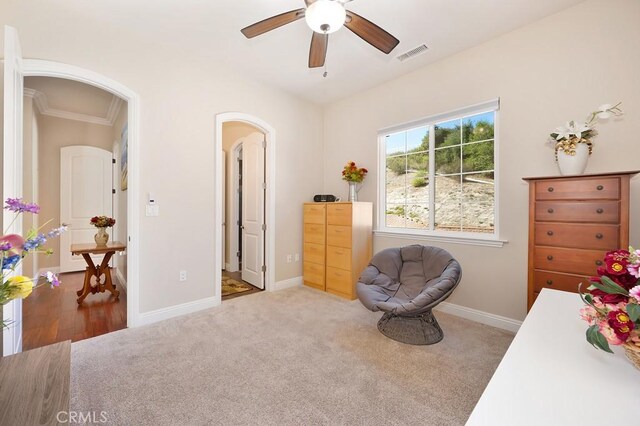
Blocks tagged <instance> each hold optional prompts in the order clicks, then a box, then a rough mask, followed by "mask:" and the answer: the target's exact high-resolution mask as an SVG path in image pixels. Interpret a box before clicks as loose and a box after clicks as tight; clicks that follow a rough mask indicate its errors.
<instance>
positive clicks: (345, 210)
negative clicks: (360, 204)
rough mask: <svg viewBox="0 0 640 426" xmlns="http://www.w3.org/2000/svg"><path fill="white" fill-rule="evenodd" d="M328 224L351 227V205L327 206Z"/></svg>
mask: <svg viewBox="0 0 640 426" xmlns="http://www.w3.org/2000/svg"><path fill="white" fill-rule="evenodd" d="M327 224H329V225H346V226H351V204H342V203H341V204H327Z"/></svg>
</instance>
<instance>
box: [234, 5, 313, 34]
mask: <svg viewBox="0 0 640 426" xmlns="http://www.w3.org/2000/svg"><path fill="white" fill-rule="evenodd" d="M304 11H305V9H304V8H302V9H296V10H290V11H289V12H285V13H281V14H280V15H276V16H272V17H271V18H267V19H263V20H262V21H260V22H256V23H255V24H253V25H249V26H248V27H245V28H243V29H241V30H240V31H241V32H242V34H244V36H245V37H247V38H253V37H255V36H259V35H260V34H264V33H266V32H267V31H271V30H275V29H276V28H278V27H281V26H283V25H286V24H290V23H291V22H294V21H297V20H298V19H300V18H302V17H304Z"/></svg>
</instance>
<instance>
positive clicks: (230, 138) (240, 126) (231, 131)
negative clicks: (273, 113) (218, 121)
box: [222, 121, 258, 263]
mask: <svg viewBox="0 0 640 426" xmlns="http://www.w3.org/2000/svg"><path fill="white" fill-rule="evenodd" d="M257 131H258V129H257V128H255V127H253V126H251V125H249V124H246V123H242V122H238V121H230V122H227V123H223V124H222V150H223V151H224V152H225V159H226V169H225V171H226V178H225V207H226V208H225V217H224V221H225V223H226V224H227V226H226V228H225V229H226V236H225V239H224V242H225V244H224V245H225V250H224V254H225V262H226V263H228V262H229V261H230V259H231V256H235V254H232V253H231V249H230V243H231V237H232V232H234V231H235V230H234V227H233V225H232V222H233V220H232V214H233V206H232V203H233V169H232V168H233V161H234V159H233V153H232V152H231V149H232V147H233V144H234V143H236V142H237V141H238V139H240V138H244V137H246V136H249V135H250V134H252V133H255V132H257Z"/></svg>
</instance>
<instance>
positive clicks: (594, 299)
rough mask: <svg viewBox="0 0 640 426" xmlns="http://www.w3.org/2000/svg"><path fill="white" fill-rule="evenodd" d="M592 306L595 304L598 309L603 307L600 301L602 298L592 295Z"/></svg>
mask: <svg viewBox="0 0 640 426" xmlns="http://www.w3.org/2000/svg"><path fill="white" fill-rule="evenodd" d="M593 306H595V307H596V308H598V309H604V308H605V306H604V303H602V300H601V299H600V298H599V297H598V296H594V297H593Z"/></svg>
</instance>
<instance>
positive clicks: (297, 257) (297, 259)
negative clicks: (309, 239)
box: [295, 253, 300, 262]
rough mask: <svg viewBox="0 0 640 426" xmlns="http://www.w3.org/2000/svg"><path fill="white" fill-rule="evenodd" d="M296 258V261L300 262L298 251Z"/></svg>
mask: <svg viewBox="0 0 640 426" xmlns="http://www.w3.org/2000/svg"><path fill="white" fill-rule="evenodd" d="M295 259H296V262H300V253H296V256H295Z"/></svg>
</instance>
